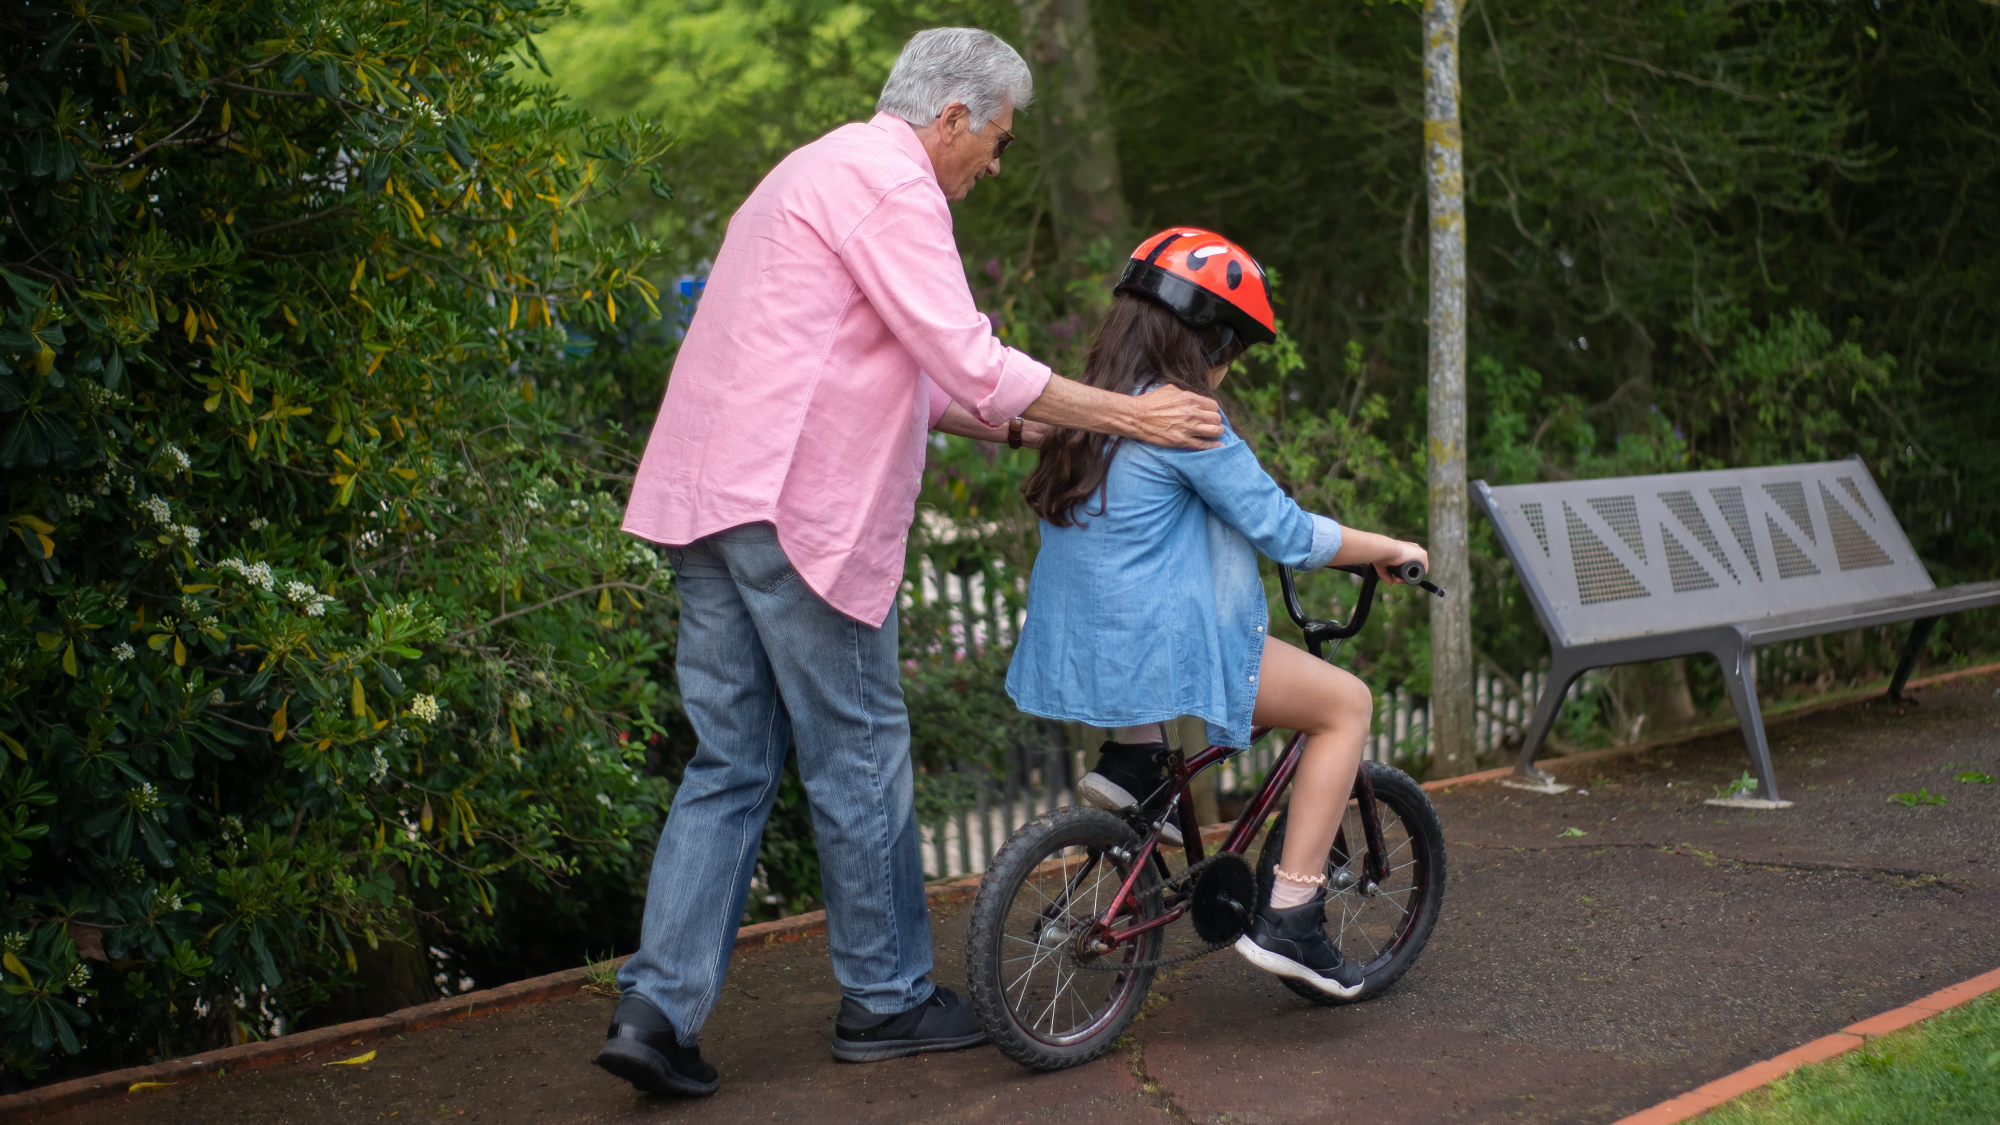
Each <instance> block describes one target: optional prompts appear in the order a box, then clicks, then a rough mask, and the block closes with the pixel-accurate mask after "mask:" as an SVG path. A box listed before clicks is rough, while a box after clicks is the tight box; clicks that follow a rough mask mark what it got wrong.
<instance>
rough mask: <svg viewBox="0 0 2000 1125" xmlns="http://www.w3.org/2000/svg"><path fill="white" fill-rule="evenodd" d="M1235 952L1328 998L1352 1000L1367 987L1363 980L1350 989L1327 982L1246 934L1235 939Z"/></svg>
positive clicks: (1331, 981) (1254, 963)
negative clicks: (1304, 984) (1300, 982)
mask: <svg viewBox="0 0 2000 1125" xmlns="http://www.w3.org/2000/svg"><path fill="white" fill-rule="evenodd" d="M1236 952H1238V953H1240V954H1242V955H1243V959H1244V960H1245V961H1248V962H1250V963H1251V964H1252V965H1255V966H1257V967H1258V968H1260V969H1262V970H1264V971H1265V972H1267V973H1271V974H1273V975H1274V976H1281V977H1289V978H1291V979H1292V980H1297V981H1304V982H1305V983H1307V984H1309V985H1312V986H1313V987H1314V988H1317V989H1319V990H1320V991H1321V992H1324V993H1326V994H1327V995H1328V996H1338V997H1340V998H1341V999H1342V1000H1352V999H1354V998H1355V997H1356V996H1359V995H1360V994H1361V990H1362V989H1363V988H1366V987H1368V982H1367V981H1365V980H1364V981H1362V982H1361V983H1360V984H1357V985H1355V986H1353V987H1352V988H1349V987H1347V986H1346V985H1343V984H1341V983H1340V982H1339V981H1333V980H1328V979H1327V978H1325V977H1323V976H1320V975H1319V974H1318V973H1315V972H1313V971H1312V970H1311V969H1309V968H1307V967H1306V966H1304V965H1301V964H1299V963H1298V962H1297V961H1294V960H1292V959H1291V958H1290V957H1285V956H1281V955H1279V954H1276V953H1273V952H1271V951H1270V950H1268V949H1265V948H1264V947H1263V946H1261V945H1258V944H1257V943H1256V942H1254V941H1251V940H1250V935H1248V934H1245V935H1243V936H1242V937H1240V938H1237V939H1236Z"/></svg>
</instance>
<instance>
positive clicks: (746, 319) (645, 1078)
mask: <svg viewBox="0 0 2000 1125" xmlns="http://www.w3.org/2000/svg"><path fill="white" fill-rule="evenodd" d="M1032 93H1033V85H1032V81H1031V79H1030V77H1029V74H1028V68H1027V66H1026V64H1024V63H1023V62H1022V61H1021V58H1020V56H1019V55H1017V54H1015V53H1014V51H1013V49H1012V48H1010V47H1008V46H1007V44H1005V43H1004V42H1002V41H1001V40H1000V39H998V38H996V37H995V36H993V35H991V34H989V33H987V32H984V31H978V30H975V29H970V28H938V29H934V30H930V31H925V32H922V33H920V34H918V35H917V36H916V37H915V38H913V39H911V40H910V42H909V44H908V45H907V46H905V47H904V48H903V52H902V54H901V56H899V57H898V58H897V60H896V64H895V67H894V69H893V70H892V71H891V72H890V75H889V80H888V83H887V84H886V85H885V86H884V87H883V89H882V97H881V100H880V102H879V103H878V104H877V106H876V109H877V112H876V115H875V117H874V119H873V120H871V121H869V122H867V123H866V124H854V125H846V126H843V127H841V128H839V129H836V130H834V131H833V132H832V133H829V134H827V135H826V136H824V137H822V138H820V139H819V140H817V141H815V142H813V143H812V144H809V145H806V146H805V147H803V148H801V149H799V150H798V151H796V152H794V153H792V154H791V155H790V156H788V157H786V158H785V159H784V161H783V162H781V163H780V164H779V165H778V166H777V167H776V168H774V169H772V171H771V173H770V174H769V175H768V176H766V177H765V178H764V182H763V183H761V184H759V185H758V187H757V190H756V191H755V192H753V193H751V195H750V198H749V199H747V200H745V201H744V203H743V206H742V207H741V208H740V209H739V210H738V211H737V212H736V214H735V216H734V217H733V218H732V219H731V220H730V223H729V230H728V234H727V235H726V237H725V238H724V239H723V243H722V249H721V251H720V252H719V253H718V255H717V257H716V262H715V268H714V270H713V271H712V272H711V273H710V275H709V279H708V286H707V290H706V293H705V295H704V296H703V298H702V305H701V311H700V313H699V314H698V315H696V316H695V318H694V322H693V324H692V325H691V326H690V327H689V329H688V334H687V339H686V341H685V342H684V343H683V344H682V345H681V350H680V355H679V357H678V358H677V359H676V360H675V362H674V371H673V378H672V380H671V381H670V383H669V385H668V387H667V394H666V400H665V402H664V403H663V404H662V405H661V407H660V415H659V420H658V422H657V423H656V424H655V425H654V427H653V434H652V438H651V440H650V441H649V442H648V443H647V447H646V455H645V459H644V461H643V462H642V463H641V465H640V467H639V473H638V477H637V479H636V480H635V481H634V483H633V486H632V501H631V505H630V507H629V508H628V510H627V512H626V517H625V530H627V531H629V532H632V533H633V534H635V535H639V536H641V537H643V538H646V539H649V540H652V541H654V542H657V543H663V544H667V545H669V547H670V550H669V555H670V558H671V561H672V563H673V568H674V574H675V577H676V581H677V584H678V587H679V590H680V595H681V633H680V648H679V653H678V671H679V677H680V685H681V699H682V705H683V706H684V707H685V709H686V711H687V715H688V719H689V721H690V722H691V723H692V724H693V726H694V730H695V734H696V735H697V737H698V738H699V740H700V747H699V749H698V750H697V751H696V753H695V757H694V760H693V761H691V762H689V763H688V767H687V774H686V777H685V778H684V779H683V781H682V782H681V787H680V790H679V792H677V793H676V794H675V797H674V804H673V811H672V813H671V815H669V816H668V818H667V825H666V828H665V830H664V831H663V832H662V833H661V835H660V845H659V851H658V853H657V854H656V855H655V857H654V861H653V874H652V882H651V885H650V886H649V888H648V890H647V896H646V916H645V922H644V928H643V931H642V934H641V938H640V948H639V952H638V953H637V955H635V956H634V957H632V959H631V960H629V961H627V962H626V964H625V967H624V969H623V970H622V971H621V972H620V973H619V977H618V980H619V984H620V986H621V987H622V988H623V990H624V997H623V999H621V1000H620V1001H619V1004H618V1009H617V1012H616V1013H615V1014H614V1015H613V1017H612V1024H611V1030H610V1033H609V1036H608V1038H607V1039H606V1041H605V1044H604V1047H603V1049H602V1051H601V1052H600V1053H599V1055H598V1056H597V1060H596V1061H597V1064H598V1065H599V1066H601V1067H603V1068H604V1069H606V1070H608V1071H610V1072H611V1073H613V1074H616V1075H618V1076H619V1077H621V1078H625V1079H627V1080H629V1081H631V1082H632V1084H633V1085H635V1086H637V1087H639V1088H640V1089H642V1090H646V1091H651V1092H660V1091H666V1092H673V1093H679V1094H690V1095H703V1094H709V1093H713V1092H714V1091H715V1089H716V1085H717V1078H716V1072H715V1068H714V1067H712V1066H710V1065H708V1064H707V1063H706V1062H704V1061H703V1060H702V1058H701V1053H700V1050H699V1048H698V1047H697V1045H696V1032H697V1031H698V1030H699V1029H700V1027H701V1025H702V1022H703V1020H705V1019H706V1018H707V1017H708V1013H709V1011H710V1009H712V1008H713V1007H714V1005H715V1001H716V998H717V995H718V994H719V992H720V990H721V987H722V981H723V975H724V973H725V972H726V970H727V969H728V965H729V954H730V950H731V947H732V944H733V941H734V938H735V928H736V923H737V921H738V919H740V918H741V917H742V914H743V902H744V897H745V895H746V894H747V893H748V891H749V886H750V878H751V875H752V874H753V873H754V872H755V870H756V866H757V851H758V845H759V843H760V841H761V839H762V836H763V831H764V822H765V819H766V818H767V817H768V816H769V814H770V811H771V803H772V800H773V799H774V798H775V797H776V795H777V791H778V778H779V773H780V770H781V769H782V767H783V765H784V761H785V755H786V752H787V751H788V750H790V749H792V748H794V747H796V749H797V752H798V756H799V772H800V774H801V776H802V777H803V778H804V780H805V785H806V792H807V794H808V796H809V797H810V799H811V804H812V815H813V830H814V833H815V835H816V836H817V838H818V845H819V859H820V870H821V879H822V886H823V889H824V892H825V896H826V905H827V940H828V944H829V945H830V946H831V951H832V958H833V967H834V972H835V975H836V976H837V977H838V978H839V980H840V985H841V993H842V1001H841V1006H840V1014H839V1016H838V1018H837V1020H836V1023H835V1035H834V1043H833V1055H834V1057H835V1058H837V1059H842V1060H846V1061H852V1062H867V1061H873V1060H877V1059H888V1058H896V1057H900V1056H904V1055H912V1054H916V1053H918V1052H922V1051H938V1050H955V1049H958V1048H963V1047H970V1046H974V1045H977V1044H978V1043H981V1042H983V1041H984V1040H985V1035H984V1033H982V1032H981V1031H980V1028H979V1024H978V1021H977V1020H976V1019H975V1018H974V1016H973V1013H972V1011H971V1010H970V1005H968V1004H967V1003H966V1002H965V1001H963V1000H961V999H960V998H959V997H957V996H955V995H953V994H952V993H951V992H950V991H949V990H948V989H943V988H939V987H937V986H935V985H934V984H932V983H931V981H930V979H929V977H928V974H929V972H930V969H931V931H930V915H929V912H928V910H927V908H926V907H925V903H924V884H923V880H924V876H923V866H922V857H921V855H920V854H919V851H918V846H917V822H916V816H915V810H914V807H913V805H912V788H911V770H910V754H909V749H910V726H909V716H908V713H907V712H906V711H905V710H904V705H903V693H902V688H901V685H900V683H899V682H898V665H897V652H896V595H897V591H898V589H899V587H900V585H901V583H902V576H903V556H904V544H905V542H906V541H907V540H908V538H909V528H910V523H911V520H912V519H913V518H914V516H915V502H916V495H917V490H918V486H919V483H920V480H921V475H922V471H923V465H924V441H925V434H926V432H927V431H928V430H930V429H933V428H935V429H940V430H944V431H946V432H949V433H955V434H961V435H965V436H968V437H976V438H983V439H985V440H989V441H1006V440H1011V441H1012V443H1014V444H1016V445H1018V444H1020V443H1022V441H1023V440H1024V438H1025V439H1026V440H1027V441H1029V442H1030V443H1033V442H1036V441H1038V440H1039V437H1040V435H1041V433H1042V432H1043V431H1044V428H1045V427H1046V426H1051V425H1055V426H1071V427H1078V428H1082V429H1088V430H1093V431H1097V432H1102V433H1111V434H1121V435H1124V436H1126V437H1131V438H1135V439H1137V440H1140V441H1147V442H1153V443H1157V444H1166V445H1181V446H1188V447H1193V448H1204V447H1207V446H1208V445H1209V444H1211V442H1210V439H1213V438H1217V437H1219V436H1220V434H1221V418H1220V416H1219V415H1218V414H1217V413H1216V411H1215V409H1214V406H1213V404H1212V403H1210V402H1209V401H1208V400H1206V399H1203V398H1200V397H1197V396H1194V395H1190V394H1187V393H1185V392H1182V391H1178V390H1173V389H1168V390H1162V391H1158V392H1155V393H1153V394H1150V395H1146V396H1143V397H1137V398H1134V397H1127V396H1122V395H1114V394H1110V393H1107V392H1105V391H1101V390H1097V389H1095V388H1090V387H1085V386H1082V385H1080V384H1078V383H1075V382H1072V381H1070V380H1068V379H1063V378H1057V377H1052V376H1051V373H1050V371H1049V369H1048V367H1046V366H1045V365H1043V364H1041V363H1038V362H1036V361H1035V360H1034V359H1032V358H1030V357H1028V356H1027V355H1024V354H1022V353H1021V352H1018V351H1015V350H1014V349H1012V348H1008V347H1006V346H1004V345H1002V344H1001V343H1000V342H999V341H998V340H996V339H995V338H994V337H993V334H992V331H991V328H990V327H989V325H988V322H987V320H986V317H985V316H984V315H983V314H981V313H980V312H979V310H978V309H977V308H976V307H975V306H974V304H973V300H972V293H971V290H970V289H969V288H968V287H967V285H966V280H965V272H964V267H963V266H962V264H961V263H960V260H959V256H958V248H957V245H956V244H955V243H954V241H953V237H952V225H951V210H950V208H949V207H948V206H947V204H949V203H952V202H956V201H958V200H961V199H964V198H965V196H966V194H967V193H968V192H970V191H971V190H972V187H973V185H974V184H976V183H977V182H978V181H979V180H980V179H981V178H982V177H985V176H992V175H998V174H999V172H1000V155H1001V153H1002V152H1003V151H1005V149H1006V147H1007V145H1008V142H1010V141H1012V140H1013V136H1014V135H1013V132H1012V131H1011V130H1012V124H1013V119H1014V111H1015V110H1016V109H1017V108H1019V107H1023V106H1025V105H1027V103H1028V101H1029V98H1030V97H1031V96H1032Z"/></svg>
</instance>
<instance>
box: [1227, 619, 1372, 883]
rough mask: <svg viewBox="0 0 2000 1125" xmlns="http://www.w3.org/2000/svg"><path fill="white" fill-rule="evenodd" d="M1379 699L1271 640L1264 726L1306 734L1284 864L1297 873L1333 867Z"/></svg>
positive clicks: (1262, 683) (1259, 708)
mask: <svg viewBox="0 0 2000 1125" xmlns="http://www.w3.org/2000/svg"><path fill="white" fill-rule="evenodd" d="M1374 709H1375V699H1374V696H1373V695H1371V694H1370V693H1369V691H1368V685H1366V684H1364V683H1362V682H1361V681H1360V680H1359V679H1356V678H1355V677H1354V675H1353V674H1352V673H1350V672H1346V671H1344V670H1342V669H1339V668H1336V667H1334V666H1333V665H1331V664H1328V663H1327V662H1326V661H1324V660H1317V659H1315V658H1313V657H1312V656H1311V655H1310V654H1308V653H1306V652H1305V651H1304V650H1302V649H1299V648H1297V647H1295V646H1293V645H1290V644H1287V643H1286V642H1284V641H1281V640H1279V639H1278V638H1276V637H1270V638H1267V639H1266V640H1265V642H1264V662H1263V666H1262V668H1261V669H1260V670H1259V672H1258V676H1257V704H1256V708H1255V712H1254V716H1255V717H1254V721H1255V723H1256V724H1257V725H1258V726H1272V727H1278V728H1280V729H1282V730H1296V731H1303V732H1305V735H1306V745H1305V753H1304V755H1303V756H1302V757H1301V758H1300V761H1299V766H1298V772H1297V773H1296V774H1295V775H1294V779H1293V781H1292V800H1291V810H1290V813H1289V815H1288V816H1287V817H1286V821H1285V825H1286V827H1285V851H1284V854H1283V856H1281V857H1280V859H1279V862H1278V866H1279V867H1280V868H1282V869H1283V870H1285V871H1288V872H1291V873H1292V874H1295V875H1318V874H1320V873H1321V872H1323V871H1325V870H1326V856H1327V852H1328V851H1330V850H1331V849H1332V848H1333V837H1334V833H1335V832H1336V831H1337V830H1338V829H1339V827H1340V821H1341V818H1342V817H1343V816H1345V815H1346V813H1347V799H1348V795H1349V794H1350V793H1352V792H1353V789H1354V774H1355V771H1357V770H1359V769H1360V768H1361V747H1362V743H1363V742H1365V741H1366V740H1367V737H1368V726H1369V722H1370V719H1371V717H1372V716H1373V713H1374Z"/></svg>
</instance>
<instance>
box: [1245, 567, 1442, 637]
mask: <svg viewBox="0 0 2000 1125" xmlns="http://www.w3.org/2000/svg"><path fill="white" fill-rule="evenodd" d="M1326 569H1328V570H1344V571H1346V572H1347V573H1349V574H1358V575H1360V576H1361V599H1360V600H1359V601H1357V602H1355V603H1354V613H1353V614H1352V615H1351V616H1349V617H1348V619H1347V624H1345V625H1342V624H1340V623H1339V622H1337V621H1318V620H1315V619H1312V618H1309V617H1307V616H1306V611H1305V609H1304V607H1302V606H1300V605H1299V591H1298V585H1297V582H1296V580H1295V579H1294V576H1293V572H1292V568H1291V567H1289V566H1284V565H1282V564H1281V565H1280V566H1279V567H1278V585H1279V587H1280V588H1281V589H1283V591H1284V594H1285V610H1286V612H1288V613H1290V614H1291V615H1292V621H1293V622H1294V623H1296V624H1297V625H1298V627H1299V628H1300V629H1303V630H1304V631H1305V635H1306V648H1307V649H1308V650H1309V651H1311V652H1312V654H1313V655H1314V656H1318V655H1319V649H1320V646H1321V645H1322V644H1324V643H1326V642H1327V641H1344V640H1346V639H1347V638H1349V637H1351V636H1353V635H1354V634H1356V633H1359V632H1360V631H1361V629H1362V627H1363V626H1365V625H1367V624H1368V611H1369V609H1371V608H1372V607H1373V606H1374V603H1375V586H1376V583H1377V582H1378V581H1380V578H1381V576H1380V575H1379V574H1377V573H1376V571H1375V567H1374V566H1372V565H1367V564H1363V565H1358V566H1330V567H1327V568H1326ZM1391 572H1392V573H1394V574H1395V576H1396V577H1397V578H1399V579H1401V580H1402V581H1403V582H1405V583H1407V584H1409V585H1411V586H1416V587H1419V588H1420V589H1422V590H1424V591H1426V592H1428V593H1431V594H1435V595H1437V596H1438V597H1440V598H1441V597H1444V591H1443V590H1441V589H1439V588H1438V587H1436V586H1433V585H1431V584H1430V583H1429V582H1427V581H1425V580H1424V564H1423V563H1420V562H1418V561H1416V560H1414V559H1412V560H1410V561H1409V562H1406V563H1403V564H1402V565H1400V566H1397V567H1392V568H1391Z"/></svg>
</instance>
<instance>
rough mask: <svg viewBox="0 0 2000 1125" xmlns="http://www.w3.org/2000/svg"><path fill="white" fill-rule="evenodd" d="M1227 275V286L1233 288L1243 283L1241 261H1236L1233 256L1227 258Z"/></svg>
mask: <svg viewBox="0 0 2000 1125" xmlns="http://www.w3.org/2000/svg"><path fill="white" fill-rule="evenodd" d="M1228 277H1229V287H1230V288H1231V289H1234V288H1236V287H1237V286H1239V285H1241V284H1243V263H1241V262H1239V261H1237V260H1236V259H1234V258H1231V259H1229V274H1228Z"/></svg>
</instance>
